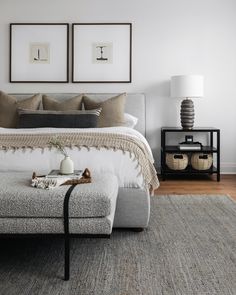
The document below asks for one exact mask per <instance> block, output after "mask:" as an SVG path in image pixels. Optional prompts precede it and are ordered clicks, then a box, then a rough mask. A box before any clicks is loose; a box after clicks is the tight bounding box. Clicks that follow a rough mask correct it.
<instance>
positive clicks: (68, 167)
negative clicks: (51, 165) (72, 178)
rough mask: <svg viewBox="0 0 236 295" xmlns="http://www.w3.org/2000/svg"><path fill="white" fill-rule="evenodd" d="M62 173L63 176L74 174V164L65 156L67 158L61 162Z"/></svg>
mask: <svg viewBox="0 0 236 295" xmlns="http://www.w3.org/2000/svg"><path fill="white" fill-rule="evenodd" d="M60 173H61V174H73V173H74V163H73V161H72V160H71V158H70V157H69V156H65V158H64V159H63V160H62V161H61V164H60Z"/></svg>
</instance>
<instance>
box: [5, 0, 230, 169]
mask: <svg viewBox="0 0 236 295" xmlns="http://www.w3.org/2000/svg"><path fill="white" fill-rule="evenodd" d="M235 15H236V1H235V0H224V1H223V0H197V1H196V0H146V1H143V0H116V1H114V0H97V1H96V0H40V1H36V0H20V1H19V0H7V1H6V0H0V89H2V90H4V91H6V92H40V91H42V92H68V91H69V92H121V91H127V92H145V93H146V95H147V103H148V106H147V127H148V140H149V142H150V144H151V146H152V148H153V151H154V154H155V157H156V159H157V161H158V162H159V152H160V127H161V126H167V125H169V126H171V125H173V126H176V125H177V124H179V104H180V101H178V100H174V99H171V98H169V80H170V76H172V75H177V74H203V75H204V76H205V98H204V99H198V100H197V99H196V100H195V109H196V123H195V125H196V126H215V127H219V128H221V132H222V133H221V134H222V137H221V138H222V144H221V147H222V157H221V159H222V170H223V171H228V172H230V171H232V172H236V131H235V126H236V38H235V36H236V17H235ZM10 22H69V23H72V22H132V23H133V82H132V83H131V84H72V83H69V84H42V85H41V84H14V83H9V82H8V76H9V23H10Z"/></svg>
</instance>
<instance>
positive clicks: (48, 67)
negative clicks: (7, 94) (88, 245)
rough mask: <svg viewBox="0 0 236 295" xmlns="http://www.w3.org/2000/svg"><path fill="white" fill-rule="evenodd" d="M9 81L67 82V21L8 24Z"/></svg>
mask: <svg viewBox="0 0 236 295" xmlns="http://www.w3.org/2000/svg"><path fill="white" fill-rule="evenodd" d="M9 80H10V83H68V82H69V24H68V23H11V24H10V71H9Z"/></svg>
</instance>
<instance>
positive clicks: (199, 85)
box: [171, 75, 204, 97]
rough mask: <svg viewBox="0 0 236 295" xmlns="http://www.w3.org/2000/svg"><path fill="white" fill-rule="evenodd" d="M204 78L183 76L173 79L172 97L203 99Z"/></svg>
mask: <svg viewBox="0 0 236 295" xmlns="http://www.w3.org/2000/svg"><path fill="white" fill-rule="evenodd" d="M203 82H204V77H203V76H201V75H181V76H173V77H171V97H203V94H204V91H203Z"/></svg>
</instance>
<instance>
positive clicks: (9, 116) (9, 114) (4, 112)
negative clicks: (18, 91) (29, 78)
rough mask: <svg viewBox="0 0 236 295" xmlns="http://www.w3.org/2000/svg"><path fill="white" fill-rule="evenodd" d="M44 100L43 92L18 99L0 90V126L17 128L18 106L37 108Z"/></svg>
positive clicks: (30, 108)
mask: <svg viewBox="0 0 236 295" xmlns="http://www.w3.org/2000/svg"><path fill="white" fill-rule="evenodd" d="M41 100H42V96H41V94H35V95H34V96H32V97H29V98H26V99H22V100H17V99H16V98H15V97H13V96H11V95H8V94H6V93H4V92H2V91H0V127H4V128H16V125H17V118H18V114H17V108H18V107H20V108H24V109H29V110H37V109H38V108H39V106H40V103H41Z"/></svg>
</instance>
